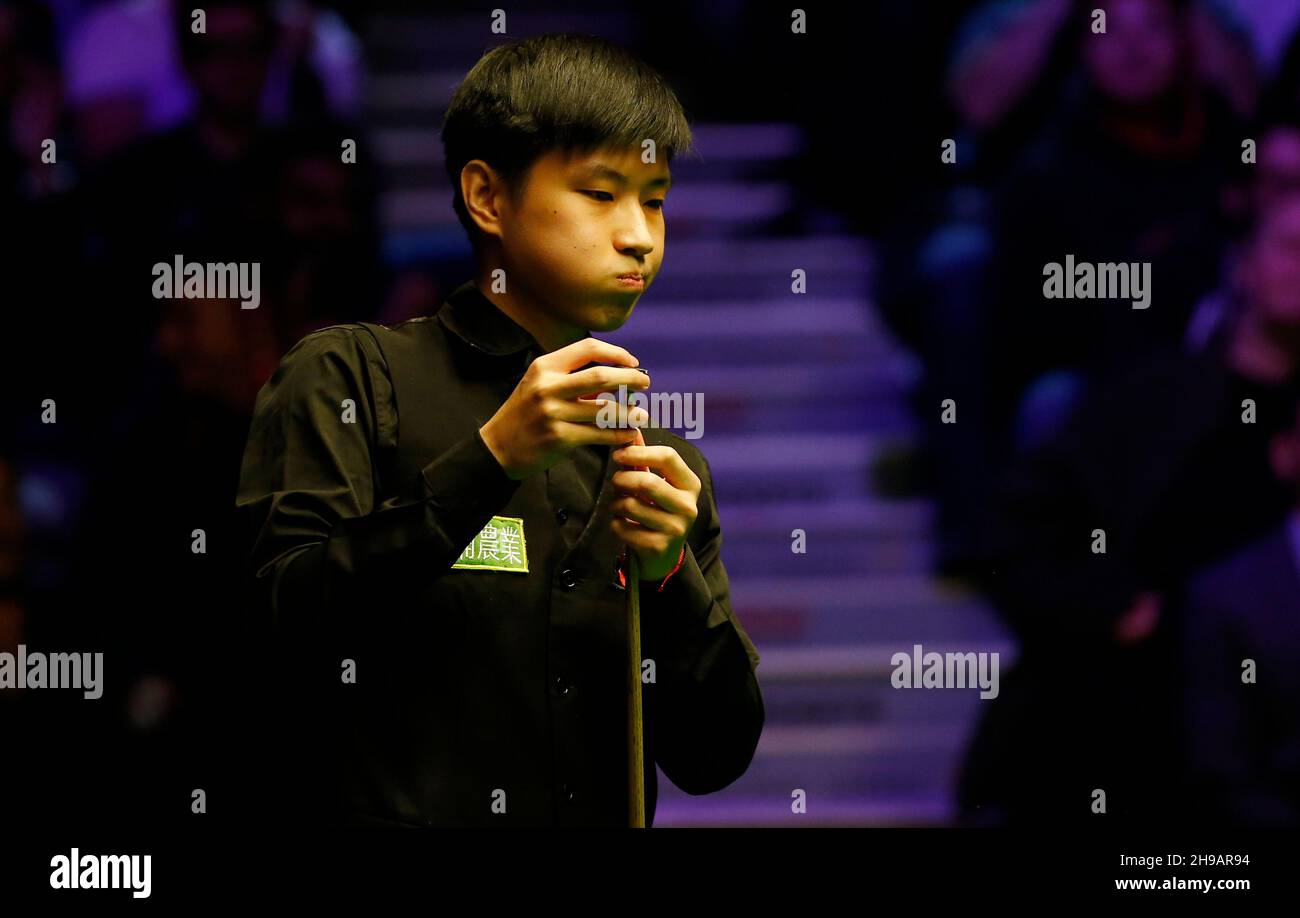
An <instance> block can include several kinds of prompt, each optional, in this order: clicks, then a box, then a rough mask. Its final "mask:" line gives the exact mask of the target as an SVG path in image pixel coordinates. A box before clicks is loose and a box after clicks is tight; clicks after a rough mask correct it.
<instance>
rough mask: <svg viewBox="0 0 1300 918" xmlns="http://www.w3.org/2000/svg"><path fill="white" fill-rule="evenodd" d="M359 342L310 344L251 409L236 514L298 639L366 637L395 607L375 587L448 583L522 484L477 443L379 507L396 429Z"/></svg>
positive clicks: (259, 574) (268, 593) (370, 349)
mask: <svg viewBox="0 0 1300 918" xmlns="http://www.w3.org/2000/svg"><path fill="white" fill-rule="evenodd" d="M364 340H365V339H364V337H363V336H360V335H357V334H356V332H355V330H354V329H353V328H351V327H349V326H334V327H331V328H328V329H323V330H321V331H318V332H314V333H312V334H311V335H308V336H307V337H306V338H304V339H302V340H301V341H299V342H298V343H297V344H296V345H294V347H293V348H292V349H291V350H290V351H289V353H288V354H286V355H285V357H284V358H283V360H282V361H281V362H280V366H279V367H278V368H277V369H276V371H275V373H274V374H273V375H272V376H271V379H270V380H269V381H268V382H267V383H266V385H265V386H263V388H262V390H261V392H259V393H258V397H257V404H256V407H255V411H254V417H253V421H252V425H251V427H250V431H249V438H248V443H247V446H246V447H245V451H244V456H243V463H242V466H241V473H240V482H239V491H238V495H237V497H236V506H237V508H238V509H239V510H240V512H241V514H243V516H244V519H245V525H246V526H247V528H248V538H249V541H250V543H251V553H250V558H249V561H250V567H251V569H252V572H253V577H254V579H255V581H256V587H257V595H258V597H260V598H262V599H264V600H265V601H267V602H268V603H269V606H270V610H271V617H272V621H273V623H274V625H275V627H276V629H277V630H278V631H279V632H280V633H281V634H282V635H283V636H285V637H286V638H288V639H289V640H291V641H294V640H296V639H298V638H302V637H304V636H306V635H308V634H314V635H320V634H322V633H323V632H326V631H334V630H336V629H340V628H342V627H344V626H346V627H347V628H349V629H355V628H357V627H359V626H362V625H364V624H365V622H366V621H367V620H368V618H369V617H371V616H374V615H376V614H378V613H379V610H380V609H381V608H384V607H386V606H387V604H384V603H375V602H373V596H374V594H375V592H376V591H377V590H378V589H379V588H380V587H382V589H383V590H384V591H391V590H394V589H397V590H402V589H410V588H416V587H418V586H420V585H421V584H422V583H427V582H428V581H431V580H433V579H435V578H437V577H439V576H441V575H442V574H443V573H444V572H445V571H446V570H448V569H449V568H450V567H451V565H452V564H453V563H454V562H455V560H456V558H458V557H459V556H460V553H461V552H462V551H463V550H464V547H465V546H466V545H467V544H468V543H469V542H470V540H472V539H473V537H474V535H475V534H476V533H477V532H479V531H480V530H481V529H482V528H483V526H484V525H486V524H487V523H488V521H490V520H491V518H492V516H493V515H494V514H495V513H497V512H499V511H500V510H501V509H502V508H503V507H504V506H505V505H506V504H507V503H508V502H509V500H510V498H511V496H512V495H513V493H514V491H515V489H516V488H518V486H519V482H517V481H514V480H512V479H511V478H510V477H509V476H508V475H507V474H506V472H505V470H504V469H502V468H501V466H500V464H499V463H498V462H497V460H496V458H495V457H494V456H493V455H492V453H491V451H489V450H488V448H487V445H486V444H485V443H484V442H483V439H482V436H481V435H480V434H479V433H478V431H475V432H474V433H473V434H472V435H471V436H468V437H466V438H464V439H463V440H461V441H460V442H459V443H457V444H456V445H454V446H452V447H451V448H450V449H448V450H447V451H446V452H444V453H443V454H442V455H441V456H438V457H436V458H435V459H434V460H433V461H432V462H430V464H429V465H428V466H426V467H425V468H424V469H423V470H422V474H421V475H420V477H419V481H417V482H414V483H413V488H412V489H411V491H410V493H409V494H406V495H403V496H399V497H390V498H389V499H387V500H385V501H383V503H382V504H381V505H379V506H376V503H375V501H376V494H375V480H376V478H375V456H376V450H377V449H378V448H379V447H380V445H381V444H387V443H388V441H389V440H390V438H392V437H393V436H394V435H395V434H394V431H395V429H396V418H395V416H394V415H393V411H394V405H393V401H392V388H391V382H390V380H389V379H388V375H387V370H386V367H385V366H384V364H383V361H382V357H381V356H380V355H379V352H378V348H377V347H375V346H374V345H373V343H371V344H369V345H367V344H365V343H364ZM367 597H369V598H370V599H371V600H372V601H366V600H367Z"/></svg>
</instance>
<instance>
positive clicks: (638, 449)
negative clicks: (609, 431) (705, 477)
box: [614, 446, 703, 493]
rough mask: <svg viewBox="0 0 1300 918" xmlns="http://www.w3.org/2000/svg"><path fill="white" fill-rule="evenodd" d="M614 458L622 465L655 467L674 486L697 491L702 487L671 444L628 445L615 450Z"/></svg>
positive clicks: (697, 477) (696, 476)
mask: <svg viewBox="0 0 1300 918" xmlns="http://www.w3.org/2000/svg"><path fill="white" fill-rule="evenodd" d="M614 460H615V461H616V462H619V463H621V464H622V465H640V466H648V467H650V468H651V469H655V470H657V471H659V472H660V473H662V474H663V477H664V478H665V479H667V480H668V483H669V484H671V485H672V486H673V487H675V488H681V489H684V490H688V491H695V492H696V493H699V491H700V489H701V488H702V487H703V483H702V482H701V481H700V479H699V476H698V475H696V474H695V473H694V472H693V471H691V467H690V466H689V465H687V464H686V460H685V459H683V458H682V457H681V455H680V454H679V453H678V452H677V450H675V449H673V448H672V447H671V446H628V447H624V448H623V449H620V450H617V451H615V453H614Z"/></svg>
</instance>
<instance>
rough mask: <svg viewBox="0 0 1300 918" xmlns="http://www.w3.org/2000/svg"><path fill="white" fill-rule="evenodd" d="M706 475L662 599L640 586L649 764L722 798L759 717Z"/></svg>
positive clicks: (752, 662) (751, 746)
mask: <svg viewBox="0 0 1300 918" xmlns="http://www.w3.org/2000/svg"><path fill="white" fill-rule="evenodd" d="M701 458H703V457H701ZM703 471H704V474H703V475H702V476H701V479H702V484H703V488H702V489H701V492H700V505H699V514H698V515H697V517H696V519H695V523H694V524H693V525H692V527H691V533H690V535H689V536H688V537H687V541H686V546H685V551H684V554H683V555H682V562H681V567H680V568H679V569H678V570H677V572H676V573H675V574H674V575H673V576H672V577H671V578H669V579H668V580H667V582H666V583H664V584H662V585H663V590H662V591H659V590H656V589H654V588H653V587H654V586H655V584H654V583H653V582H651V581H643V582H642V583H641V584H640V587H641V593H640V596H641V630H642V638H643V647H644V649H645V651H646V655H647V657H648V658H649V659H653V660H654V661H655V683H654V685H653V688H652V689H651V692H652V698H653V707H650V706H647V718H648V719H649V721H650V723H649V728H650V730H652V731H653V736H654V753H655V761H656V762H657V763H658V765H659V767H660V768H662V769H663V772H664V774H665V775H666V776H667V777H668V779H669V780H670V781H672V782H673V784H675V785H676V786H677V787H679V788H681V789H682V790H683V791H685V792H686V793H688V794H708V793H712V792H714V791H718V790H721V789H722V788H724V787H726V786H727V785H728V784H731V783H732V782H733V781H735V780H736V779H737V778H739V777H740V776H741V775H742V774H744V773H745V770H746V769H747V768H748V767H749V763H750V762H751V761H752V759H753V756H754V750H755V749H756V748H757V746H758V739H759V735H760V734H761V733H762V731H763V721H764V717H765V713H764V709H763V697H762V692H761V691H760V689H759V685H758V679H757V677H756V676H755V672H754V671H755V670H756V669H757V667H758V663H759V654H758V651H757V650H756V649H755V647H754V644H753V642H752V641H751V640H750V639H749V635H748V634H746V633H745V630H744V628H742V627H741V624H740V622H739V621H738V620H737V619H736V617H735V615H734V614H733V612H732V610H731V595H730V593H731V591H730V584H729V582H728V579H727V571H726V568H725V567H724V566H723V563H722V555H721V548H722V528H721V525H720V523H719V521H718V512H717V504H716V502H715V501H714V497H713V481H712V475H711V474H710V472H709V468H708V462H707V460H705V461H704V463H703Z"/></svg>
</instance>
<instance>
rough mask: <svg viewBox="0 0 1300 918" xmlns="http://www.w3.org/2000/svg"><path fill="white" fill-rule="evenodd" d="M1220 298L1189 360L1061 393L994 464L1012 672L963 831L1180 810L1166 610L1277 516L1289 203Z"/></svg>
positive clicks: (1299, 218) (1297, 350) (1293, 316)
mask: <svg viewBox="0 0 1300 918" xmlns="http://www.w3.org/2000/svg"><path fill="white" fill-rule="evenodd" d="M1227 299H1228V300H1229V301H1230V302H1231V303H1232V307H1231V308H1230V309H1229V310H1228V311H1227V312H1226V314H1225V316H1224V320H1223V322H1221V323H1220V324H1219V325H1218V326H1217V327H1216V328H1215V329H1214V330H1213V332H1212V334H1211V335H1210V336H1209V341H1208V344H1207V346H1206V347H1205V349H1204V350H1202V351H1199V352H1195V353H1182V352H1181V351H1173V352H1170V351H1168V350H1166V351H1161V352H1159V353H1153V354H1152V355H1151V357H1150V358H1149V359H1148V361H1147V362H1146V363H1144V364H1142V365H1140V366H1137V367H1133V368H1130V369H1129V370H1128V371H1126V372H1121V373H1117V374H1114V375H1111V376H1106V377H1103V378H1101V379H1099V380H1098V382H1097V384H1096V386H1095V387H1094V388H1092V389H1090V390H1085V389H1076V392H1077V393H1081V394H1079V395H1076V398H1075V400H1074V403H1073V407H1072V409H1071V410H1069V411H1068V413H1067V414H1066V416H1065V419H1064V421H1063V422H1061V423H1059V425H1058V428H1059V429H1057V430H1056V431H1055V432H1054V433H1049V434H1044V436H1043V438H1042V439H1041V440H1039V441H1034V440H1033V439H1032V438H1031V439H1029V441H1028V442H1026V444H1025V446H1026V449H1025V453H1024V455H1023V456H1022V457H1021V458H1020V459H1019V460H1017V462H1016V463H1015V464H1014V465H1013V466H1012V468H1011V471H1010V473H1009V474H1008V476H1007V478H1006V480H1005V486H1004V488H1003V489H1002V490H1001V493H1000V497H999V500H998V501H997V502H996V505H995V513H994V515H993V516H992V518H991V519H990V525H989V529H988V534H987V539H988V544H989V547H990V560H989V570H988V575H987V579H986V583H985V586H986V588H987V589H988V591H989V593H990V595H991V596H992V598H993V599H994V600H995V602H996V603H997V606H998V609H999V611H1000V612H1001V613H1002V614H1003V615H1004V617H1005V618H1006V620H1007V622H1008V623H1009V624H1010V625H1011V626H1012V628H1013V629H1014V631H1015V632H1016V634H1017V637H1018V638H1019V639H1020V642H1021V658H1020V660H1019V662H1018V663H1017V666H1016V668H1015V671H1014V672H1013V673H1012V674H1011V675H1010V676H1009V677H1008V678H1007V679H1005V680H1004V682H1003V687H1002V693H1001V695H1000V696H999V697H998V698H997V699H996V700H995V701H994V702H992V704H991V707H990V708H989V710H988V712H987V713H986V715H985V717H984V719H983V721H982V722H981V724H980V729H979V731H978V734H977V736H976V738H975V740H974V742H973V744H972V746H971V748H970V750H969V752H968V756H967V762H966V767H965V773H964V775H963V778H962V786H961V800H962V805H963V814H964V817H965V818H966V819H969V820H972V821H986V820H987V821H1006V820H1010V821H1021V820H1028V819H1035V818H1042V819H1054V818H1062V819H1070V818H1071V817H1079V818H1086V817H1088V816H1089V815H1090V812H1089V803H1090V795H1091V793H1092V791H1093V790H1094V789H1095V788H1101V789H1103V790H1105V791H1106V792H1107V794H1108V798H1109V799H1108V812H1110V813H1111V814H1115V815H1120V816H1121V817H1122V818H1131V817H1138V816H1155V815H1161V816H1164V817H1167V818H1175V817H1176V816H1177V815H1178V810H1177V802H1178V801H1176V800H1174V799H1172V795H1173V793H1174V792H1173V789H1172V785H1173V783H1174V782H1176V781H1177V777H1178V762H1177V756H1176V753H1175V750H1176V749H1177V748H1178V743H1179V737H1178V735H1177V729H1176V724H1177V722H1178V718H1177V717H1175V716H1174V712H1175V711H1176V709H1177V698H1176V692H1175V690H1174V687H1175V685H1176V680H1175V674H1176V669H1175V666H1176V664H1175V661H1174V659H1173V656H1172V653H1171V651H1172V648H1173V646H1174V644H1173V642H1174V641H1175V640H1176V635H1177V625H1178V622H1177V621H1176V620H1173V619H1172V616H1171V614H1169V603H1168V601H1167V600H1168V598H1169V596H1170V595H1171V594H1173V593H1176V591H1177V590H1178V589H1179V588H1180V587H1181V586H1182V585H1183V584H1184V583H1185V581H1186V579H1187V577H1188V576H1189V574H1190V573H1191V572H1192V571H1194V570H1196V569H1197V568H1200V567H1202V566H1203V565H1205V564H1208V563H1210V562H1212V561H1214V560H1215V559H1217V558H1220V557H1222V556H1223V555H1225V554H1226V553H1228V552H1230V551H1233V550H1234V549H1236V548H1238V547H1240V546H1241V545H1243V544H1245V543H1246V542H1248V541H1250V540H1251V539H1253V538H1256V537H1258V536H1259V535H1260V534H1261V533H1263V532H1266V531H1267V530H1268V529H1269V528H1270V527H1272V526H1275V525H1277V524H1278V522H1279V521H1280V520H1281V519H1282V517H1283V516H1284V515H1285V514H1286V513H1287V512H1288V510H1289V508H1290V507H1291V505H1292V504H1293V502H1294V494H1293V493H1292V491H1291V490H1290V489H1289V488H1287V487H1284V486H1282V485H1281V484H1279V483H1278V482H1277V481H1276V480H1274V478H1273V477H1272V475H1271V474H1270V472H1269V458H1268V457H1269V450H1270V442H1271V438H1272V436H1273V434H1274V433H1276V432H1277V431H1279V430H1280V429H1282V428H1284V427H1286V426H1287V425H1289V424H1291V423H1292V420H1293V418H1294V406H1295V402H1296V399H1297V397H1300V382H1298V381H1297V377H1298V375H1300V374H1298V372H1297V370H1298V367H1300V197H1296V196H1291V197H1289V198H1287V199H1286V201H1285V202H1279V203H1278V204H1277V205H1276V206H1274V207H1272V208H1270V209H1269V210H1268V211H1267V212H1266V213H1265V215H1263V216H1262V217H1261V221H1260V224H1259V226H1258V227H1257V229H1256V231H1255V234H1254V236H1253V237H1252V239H1251V240H1250V242H1249V245H1248V249H1247V251H1246V253H1245V255H1244V257H1243V258H1242V260H1241V262H1240V264H1239V266H1238V269H1237V275H1236V277H1235V278H1234V285H1233V292H1232V294H1231V295H1230V296H1229V297H1228V298H1227ZM1247 400H1249V401H1247ZM1061 408H1062V406H1059V405H1058V406H1057V408H1056V410H1057V411H1060V410H1061ZM1248 412H1249V413H1248ZM1247 418H1249V420H1247ZM1096 530H1102V531H1103V532H1104V537H1105V551H1104V553H1099V552H1096V551H1094V544H1095V542H1096V540H1097V538H1098V536H1097V533H1096Z"/></svg>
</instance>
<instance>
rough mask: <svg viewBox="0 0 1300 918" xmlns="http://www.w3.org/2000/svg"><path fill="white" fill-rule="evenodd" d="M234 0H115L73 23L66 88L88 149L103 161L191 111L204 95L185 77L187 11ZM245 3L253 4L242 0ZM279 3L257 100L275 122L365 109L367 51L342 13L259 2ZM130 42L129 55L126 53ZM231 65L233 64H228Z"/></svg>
mask: <svg viewBox="0 0 1300 918" xmlns="http://www.w3.org/2000/svg"><path fill="white" fill-rule="evenodd" d="M230 5H232V4H229V3H217V4H202V5H199V4H188V5H187V4H183V3H180V2H179V0H129V2H116V3H108V4H105V5H103V6H101V7H100V8H99V9H96V10H92V11H91V12H90V13H88V14H87V15H86V16H85V17H84V18H82V19H80V20H79V21H77V22H76V23H75V25H74V26H73V28H72V34H71V36H70V37H69V39H68V43H67V47H66V53H65V55H64V57H65V60H66V62H67V64H66V70H67V83H68V95H69V99H70V103H71V105H72V106H73V107H74V108H75V110H76V113H77V121H78V125H79V131H78V134H79V138H80V143H81V149H82V152H83V155H84V156H85V157H86V159H87V161H89V162H92V163H93V162H98V161H100V160H102V159H104V158H105V157H106V156H108V155H110V154H112V153H114V152H116V151H117V150H119V149H121V148H123V147H124V146H126V145H128V144H130V143H131V142H133V141H135V140H138V139H139V138H141V137H143V136H144V135H146V134H154V133H158V132H160V131H164V130H169V129H171V128H173V127H175V126H176V125H178V124H180V123H182V122H184V121H188V120H191V119H192V117H193V115H194V109H195V105H196V104H197V100H196V98H195V93H194V92H192V91H191V89H190V86H189V85H188V83H187V80H186V73H187V70H190V68H191V67H192V61H187V60H186V59H184V58H183V57H182V54H181V49H182V48H183V47H185V46H186V45H187V44H190V45H192V43H191V42H190V41H189V39H188V38H187V37H186V35H185V34H183V33H182V32H181V31H180V30H179V29H178V24H179V23H178V19H181V18H183V19H184V23H183V26H184V30H185V32H186V33H188V34H189V35H193V32H192V31H191V30H190V29H189V25H190V18H189V17H190V13H191V12H192V10H194V9H203V10H205V11H211V10H212V9H214V8H219V7H222V6H230ZM243 5H244V6H252V5H253V4H251V3H245V4H243ZM257 5H259V6H262V7H265V8H266V9H267V10H268V11H272V12H273V14H274V17H275V23H276V25H277V27H278V28H277V29H276V30H275V34H276V35H277V36H278V40H277V41H276V43H275V45H274V48H273V49H272V50H271V52H270V55H269V58H268V61H267V73H266V79H265V80H264V81H263V83H262V88H261V91H260V98H259V107H260V113H261V114H262V116H263V117H264V118H265V119H266V120H267V121H268V122H270V123H279V122H285V121H288V120H290V119H292V118H303V117H312V118H315V117H321V116H324V115H326V114H332V115H334V116H340V117H346V118H353V117H355V116H356V115H357V114H358V99H359V86H360V74H359V71H360V51H359V46H358V42H357V40H356V38H355V36H354V35H353V34H352V32H351V30H350V29H349V28H348V27H347V25H346V24H345V23H344V22H343V20H342V18H341V17H339V16H338V14H337V13H334V12H332V11H329V10H319V9H317V8H316V7H315V5H313V4H311V3H306V2H284V3H279V4H272V3H269V2H263V3H260V4H257ZM123 48H130V49H131V53H130V54H123V53H121V51H122V49H123ZM228 72H229V71H228Z"/></svg>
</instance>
